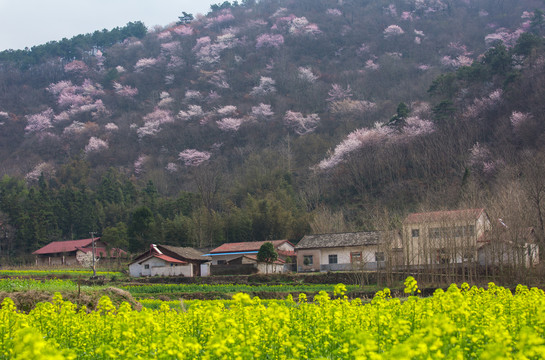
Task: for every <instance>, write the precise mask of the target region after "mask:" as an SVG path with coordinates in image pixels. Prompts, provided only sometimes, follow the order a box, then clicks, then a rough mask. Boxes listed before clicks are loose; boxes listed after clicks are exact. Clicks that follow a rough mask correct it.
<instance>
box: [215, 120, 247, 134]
mask: <svg viewBox="0 0 545 360" xmlns="http://www.w3.org/2000/svg"><path fill="white" fill-rule="evenodd" d="M243 122H244V119H240V118H231V117H227V118H223V119H221V120H218V121H216V124H217V125H218V128H219V129H220V130H222V131H231V132H236V131H238V129H239V128H240V126H241V125H242V123H243Z"/></svg>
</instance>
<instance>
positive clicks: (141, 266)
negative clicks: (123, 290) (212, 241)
mask: <svg viewBox="0 0 545 360" xmlns="http://www.w3.org/2000/svg"><path fill="white" fill-rule="evenodd" d="M170 264H171V263H169V262H166V261H165V260H162V259H159V258H156V257H152V258H149V259H147V260H145V261H144V262H142V263H133V264H131V265H129V274H130V276H131V277H141V276H180V275H182V276H187V277H191V276H193V266H192V264H179V265H178V266H170ZM146 265H148V266H146Z"/></svg>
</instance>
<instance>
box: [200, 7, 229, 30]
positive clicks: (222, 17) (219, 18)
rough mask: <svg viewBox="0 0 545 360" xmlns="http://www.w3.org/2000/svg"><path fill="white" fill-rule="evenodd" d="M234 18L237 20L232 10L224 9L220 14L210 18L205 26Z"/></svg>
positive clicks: (222, 22)
mask: <svg viewBox="0 0 545 360" xmlns="http://www.w3.org/2000/svg"><path fill="white" fill-rule="evenodd" d="M233 20H235V16H234V15H233V14H232V13H231V10H229V9H224V10H222V11H221V12H220V14H219V15H218V16H216V17H213V18H209V19H208V24H206V26H205V27H212V26H214V25H218V24H224V23H227V22H230V21H233Z"/></svg>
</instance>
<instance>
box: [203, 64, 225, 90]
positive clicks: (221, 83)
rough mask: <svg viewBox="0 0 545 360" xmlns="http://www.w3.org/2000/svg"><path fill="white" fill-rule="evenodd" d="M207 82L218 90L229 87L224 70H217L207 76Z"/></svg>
mask: <svg viewBox="0 0 545 360" xmlns="http://www.w3.org/2000/svg"><path fill="white" fill-rule="evenodd" d="M207 82H208V83H209V84H212V85H214V86H216V87H218V88H220V89H229V88H230V85H229V83H228V82H227V75H226V73H225V70H222V69H219V70H215V71H213V72H211V73H210V74H209V77H208V80H207Z"/></svg>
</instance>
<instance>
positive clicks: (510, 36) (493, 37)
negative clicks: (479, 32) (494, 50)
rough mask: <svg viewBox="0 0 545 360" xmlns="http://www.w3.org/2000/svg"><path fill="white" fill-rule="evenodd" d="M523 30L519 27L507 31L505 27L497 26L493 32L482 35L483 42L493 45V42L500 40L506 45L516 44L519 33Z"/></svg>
mask: <svg viewBox="0 0 545 360" xmlns="http://www.w3.org/2000/svg"><path fill="white" fill-rule="evenodd" d="M524 32H525V30H524V29H522V28H519V29H516V30H515V31H509V30H508V29H506V28H499V29H497V30H496V32H495V33H492V34H488V35H486V36H485V37H484V42H485V44H486V45H487V46H493V45H494V43H495V42H497V41H501V42H503V44H504V45H505V46H507V47H512V46H514V45H515V44H516V42H517V40H518V38H519V37H520V35H522V34H523V33H524Z"/></svg>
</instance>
